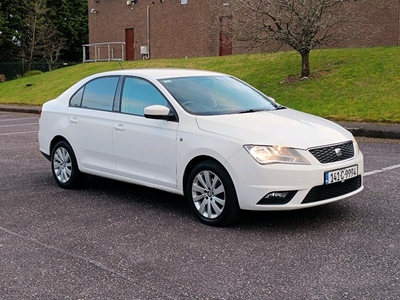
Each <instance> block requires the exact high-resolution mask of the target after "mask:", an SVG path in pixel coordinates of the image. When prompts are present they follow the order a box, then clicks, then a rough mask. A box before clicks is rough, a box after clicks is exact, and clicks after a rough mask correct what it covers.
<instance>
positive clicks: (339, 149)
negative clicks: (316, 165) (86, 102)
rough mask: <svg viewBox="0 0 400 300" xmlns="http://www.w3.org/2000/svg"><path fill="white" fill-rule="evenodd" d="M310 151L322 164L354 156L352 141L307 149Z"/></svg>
mask: <svg viewBox="0 0 400 300" xmlns="http://www.w3.org/2000/svg"><path fill="white" fill-rule="evenodd" d="M308 151H310V153H311V154H312V155H314V157H315V158H316V159H318V161H319V162H320V163H322V164H328V163H333V162H337V161H342V160H346V159H349V158H352V157H353V156H354V147H353V141H349V142H346V143H342V144H336V145H330V146H325V147H321V148H313V149H309V150H308Z"/></svg>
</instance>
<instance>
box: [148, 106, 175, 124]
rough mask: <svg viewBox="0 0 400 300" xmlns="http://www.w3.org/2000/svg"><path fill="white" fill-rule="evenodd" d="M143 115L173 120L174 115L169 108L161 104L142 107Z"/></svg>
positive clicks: (150, 117)
mask: <svg viewBox="0 0 400 300" xmlns="http://www.w3.org/2000/svg"><path fill="white" fill-rule="evenodd" d="M144 116H145V117H146V118H149V119H157V120H167V121H175V120H176V117H175V115H174V113H172V112H171V110H170V109H169V108H168V107H166V106H163V105H150V106H147V107H145V108H144Z"/></svg>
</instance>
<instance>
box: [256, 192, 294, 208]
mask: <svg viewBox="0 0 400 300" xmlns="http://www.w3.org/2000/svg"><path fill="white" fill-rule="evenodd" d="M296 193H297V191H284V192H271V193H268V194H267V195H265V196H264V197H263V198H262V199H261V200H260V201H258V203H257V205H272V204H274V205H277V204H278V205H279V204H287V203H289V202H290V200H292V199H293V197H294V195H296Z"/></svg>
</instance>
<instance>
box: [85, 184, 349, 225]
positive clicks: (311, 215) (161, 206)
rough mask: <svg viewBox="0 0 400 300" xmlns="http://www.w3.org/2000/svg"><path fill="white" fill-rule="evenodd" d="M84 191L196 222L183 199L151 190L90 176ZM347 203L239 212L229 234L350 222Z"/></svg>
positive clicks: (343, 201)
mask: <svg viewBox="0 0 400 300" xmlns="http://www.w3.org/2000/svg"><path fill="white" fill-rule="evenodd" d="M83 189H84V190H85V191H86V192H91V193H101V194H104V193H106V194H107V195H109V196H111V197H110V198H111V199H113V201H115V202H118V203H122V202H124V203H126V202H128V203H130V204H134V205H140V206H142V207H144V208H146V209H152V210H159V212H157V213H158V214H166V215H167V217H168V218H169V217H170V213H173V214H174V215H176V217H177V218H179V216H182V218H184V219H186V221H187V220H188V219H189V220H191V221H192V222H197V223H198V224H199V226H205V225H202V224H201V223H200V222H198V221H197V220H196V218H195V217H194V215H193V214H192V212H191V208H190V207H189V204H188V203H187V201H186V199H185V198H184V197H182V196H180V195H175V194H171V193H167V192H163V191H159V190H156V189H152V188H147V187H143V186H138V185H134V184H128V183H124V182H119V181H114V180H110V179H105V178H100V177H96V176H89V178H88V180H87V182H86V184H85V186H84V187H83ZM349 203H350V202H346V200H342V201H339V202H335V203H331V204H327V205H323V206H318V207H312V208H307V209H300V210H293V211H262V212H256V211H242V214H241V218H240V219H239V220H238V221H237V222H236V223H234V224H232V225H231V226H229V228H230V229H231V230H254V229H255V228H258V229H260V228H264V229H272V230H278V229H279V230H283V231H286V230H296V229H299V228H300V227H301V228H303V229H305V228H309V229H313V228H321V227H324V226H333V225H334V224H343V223H346V222H351V221H352V220H353V218H354V217H355V216H353V212H352V208H351V206H350V204H349Z"/></svg>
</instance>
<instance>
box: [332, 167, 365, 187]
mask: <svg viewBox="0 0 400 300" xmlns="http://www.w3.org/2000/svg"><path fill="white" fill-rule="evenodd" d="M357 175H358V166H352V167H348V168H343V169H339V170H335V171H330V172H326V173H325V184H331V183H335V182H340V181H345V180H347V179H350V178H353V177H356V176H357Z"/></svg>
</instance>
